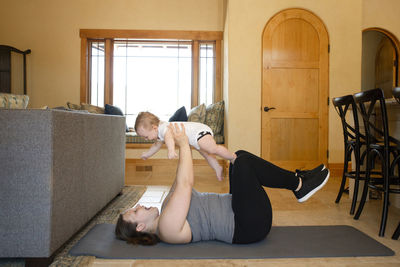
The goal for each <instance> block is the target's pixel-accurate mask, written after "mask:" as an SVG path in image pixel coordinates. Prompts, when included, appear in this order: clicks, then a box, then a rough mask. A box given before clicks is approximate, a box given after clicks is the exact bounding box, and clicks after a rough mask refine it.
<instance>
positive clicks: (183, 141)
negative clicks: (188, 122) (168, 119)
mask: <svg viewBox="0 0 400 267" xmlns="http://www.w3.org/2000/svg"><path fill="white" fill-rule="evenodd" d="M168 128H169V129H170V131H171V133H172V136H173V138H174V141H175V144H176V145H177V146H179V147H182V146H184V145H188V144H189V140H188V137H187V136H186V132H185V126H183V123H181V124H180V127H179V124H178V123H170V124H169V125H168Z"/></svg>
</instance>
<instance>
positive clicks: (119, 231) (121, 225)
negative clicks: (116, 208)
mask: <svg viewBox="0 0 400 267" xmlns="http://www.w3.org/2000/svg"><path fill="white" fill-rule="evenodd" d="M136 226H137V223H130V222H127V221H125V220H124V219H123V217H122V214H120V215H119V217H118V221H117V225H116V226H115V235H116V236H117V238H118V239H121V240H125V241H126V242H127V243H129V244H134V245H145V246H152V245H155V244H157V243H158V242H160V238H159V237H158V236H157V235H156V234H152V233H146V232H138V231H136Z"/></svg>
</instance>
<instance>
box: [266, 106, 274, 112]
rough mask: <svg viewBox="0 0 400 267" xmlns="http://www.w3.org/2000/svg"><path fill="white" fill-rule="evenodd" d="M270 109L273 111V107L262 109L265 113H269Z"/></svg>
mask: <svg viewBox="0 0 400 267" xmlns="http://www.w3.org/2000/svg"><path fill="white" fill-rule="evenodd" d="M271 109H275V108H274V107H271V108H269V107H264V111H265V112H268V111H270V110H271Z"/></svg>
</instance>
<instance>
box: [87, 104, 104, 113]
mask: <svg viewBox="0 0 400 267" xmlns="http://www.w3.org/2000/svg"><path fill="white" fill-rule="evenodd" d="M81 109H82V110H87V111H89V112H90V113H95V114H104V113H105V109H104V108H102V107H98V106H95V105H91V104H86V103H81Z"/></svg>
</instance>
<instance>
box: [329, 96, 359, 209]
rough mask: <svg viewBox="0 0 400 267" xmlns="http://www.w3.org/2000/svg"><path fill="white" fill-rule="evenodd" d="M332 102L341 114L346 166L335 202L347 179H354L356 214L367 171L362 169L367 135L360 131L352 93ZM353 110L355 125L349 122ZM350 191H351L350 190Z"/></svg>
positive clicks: (354, 206) (337, 200)
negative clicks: (352, 156) (351, 168)
mask: <svg viewBox="0 0 400 267" xmlns="http://www.w3.org/2000/svg"><path fill="white" fill-rule="evenodd" d="M332 103H333V105H334V107H335V110H336V112H337V113H338V114H339V116H340V120H341V121H342V128H343V137H344V167H343V175H342V183H341V185H340V189H339V193H338V195H337V197H336V201H335V203H339V201H340V198H341V197H342V194H343V192H344V190H345V188H344V187H345V184H346V179H347V178H349V179H354V191H353V201H352V202H351V208H350V214H354V210H355V208H356V204H357V196H358V187H359V181H360V180H365V171H361V170H360V167H361V165H363V162H364V158H365V154H366V151H364V153H362V154H361V147H362V146H365V145H366V141H365V136H364V135H362V134H361V133H360V125H359V122H358V113H357V106H356V103H355V102H354V98H353V96H352V95H345V96H341V97H336V98H334V99H332ZM349 111H351V112H352V113H353V114H352V116H350V117H351V118H353V124H354V125H353V126H351V125H350V124H349V122H348V121H349V119H350V118H349V116H347V115H348V114H349V113H350V112H349ZM349 115H351V114H349ZM352 154H353V155H354V163H355V171H349V170H348V166H349V162H351V155H352ZM349 193H350V192H349Z"/></svg>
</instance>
